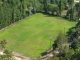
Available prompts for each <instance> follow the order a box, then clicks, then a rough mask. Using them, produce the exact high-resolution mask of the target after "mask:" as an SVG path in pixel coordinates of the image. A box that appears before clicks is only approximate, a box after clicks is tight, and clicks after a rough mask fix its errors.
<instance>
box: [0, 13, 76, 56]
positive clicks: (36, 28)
mask: <svg viewBox="0 0 80 60" xmlns="http://www.w3.org/2000/svg"><path fill="white" fill-rule="evenodd" d="M74 25H75V22H72V21H68V20H65V19H63V18H60V17H52V16H48V15H44V14H40V13H38V14H35V15H33V16H31V17H29V18H26V19H25V20H23V21H20V22H17V23H15V24H14V25H13V26H11V27H9V28H8V29H6V30H4V31H2V32H0V40H3V39H6V40H7V47H8V48H9V49H11V50H13V51H17V52H20V53H22V54H24V55H26V56H30V57H38V56H40V54H41V53H43V52H45V51H46V50H47V49H49V48H50V36H53V38H52V43H53V41H54V40H55V39H56V37H57V35H58V33H59V32H60V31H62V32H64V26H66V27H65V31H66V32H67V31H68V29H69V28H71V27H73V26H74Z"/></svg>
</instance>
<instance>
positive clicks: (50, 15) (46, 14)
mask: <svg viewBox="0 0 80 60" xmlns="http://www.w3.org/2000/svg"><path fill="white" fill-rule="evenodd" d="M42 14H44V15H45V17H56V18H57V19H59V18H62V19H64V20H67V21H71V22H76V20H70V19H68V18H66V16H63V17H60V16H58V15H52V14H49V13H44V12H42Z"/></svg>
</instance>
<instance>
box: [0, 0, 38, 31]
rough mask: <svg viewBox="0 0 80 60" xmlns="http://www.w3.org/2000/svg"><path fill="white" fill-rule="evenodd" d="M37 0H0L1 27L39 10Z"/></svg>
mask: <svg viewBox="0 0 80 60" xmlns="http://www.w3.org/2000/svg"><path fill="white" fill-rule="evenodd" d="M35 2H36V4H37V5H38V1H37V0H0V29H1V28H4V27H6V26H8V25H10V24H12V23H14V22H16V21H19V20H21V19H23V18H25V17H26V16H29V15H31V14H34V13H35V12H37V11H38V7H39V6H37V5H36V4H35Z"/></svg>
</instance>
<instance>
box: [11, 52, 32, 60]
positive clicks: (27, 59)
mask: <svg viewBox="0 0 80 60" xmlns="http://www.w3.org/2000/svg"><path fill="white" fill-rule="evenodd" d="M12 54H13V55H14V58H15V59H16V60H31V59H30V57H26V56H24V55H23V54H20V53H17V52H12Z"/></svg>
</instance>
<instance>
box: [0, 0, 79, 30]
mask: <svg viewBox="0 0 80 60" xmlns="http://www.w3.org/2000/svg"><path fill="white" fill-rule="evenodd" d="M64 10H66V11H67V13H65V14H66V16H65V18H67V19H70V20H79V17H80V3H74V0H0V29H2V28H4V27H6V26H8V25H10V24H12V23H14V22H16V21H19V20H21V19H23V18H25V17H27V16H29V15H32V14H35V13H38V12H44V13H48V14H52V15H57V16H61V15H62V11H64Z"/></svg>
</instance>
